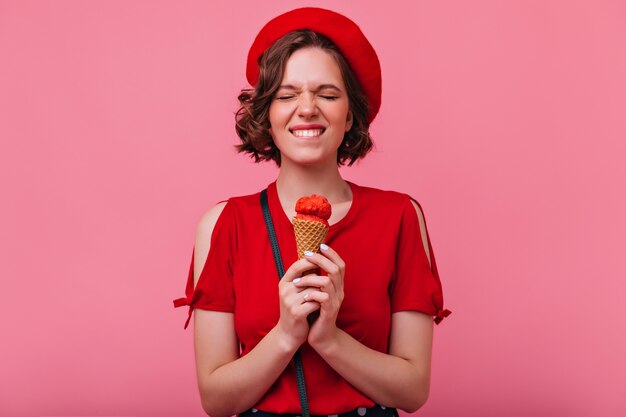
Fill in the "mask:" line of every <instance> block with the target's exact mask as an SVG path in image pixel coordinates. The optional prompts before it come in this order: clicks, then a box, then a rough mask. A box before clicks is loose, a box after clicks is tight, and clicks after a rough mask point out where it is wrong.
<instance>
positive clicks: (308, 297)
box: [302, 290, 330, 305]
mask: <svg viewBox="0 0 626 417" xmlns="http://www.w3.org/2000/svg"><path fill="white" fill-rule="evenodd" d="M302 299H303V300H304V302H305V303H310V302H317V303H319V304H320V305H322V304H323V303H325V302H327V301H328V300H330V295H329V294H328V293H326V292H324V291H316V290H311V291H306V292H305V293H304V294H303V295H302Z"/></svg>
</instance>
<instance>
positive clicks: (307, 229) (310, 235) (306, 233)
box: [293, 218, 328, 259]
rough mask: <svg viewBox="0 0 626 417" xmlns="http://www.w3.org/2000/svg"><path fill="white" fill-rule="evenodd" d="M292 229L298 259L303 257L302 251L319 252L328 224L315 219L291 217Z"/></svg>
mask: <svg viewBox="0 0 626 417" xmlns="http://www.w3.org/2000/svg"><path fill="white" fill-rule="evenodd" d="M293 231H294V233H295V234H296V246H297V247H298V259H301V258H303V257H304V252H305V251H307V250H310V251H311V252H319V249H320V244H322V243H324V239H326V234H327V233H328V226H326V225H325V224H324V223H322V222H317V221H315V220H303V219H298V218H294V219H293Z"/></svg>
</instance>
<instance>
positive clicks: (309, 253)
mask: <svg viewBox="0 0 626 417" xmlns="http://www.w3.org/2000/svg"><path fill="white" fill-rule="evenodd" d="M304 256H313V252H311V251H310V250H307V251H305V252H304Z"/></svg>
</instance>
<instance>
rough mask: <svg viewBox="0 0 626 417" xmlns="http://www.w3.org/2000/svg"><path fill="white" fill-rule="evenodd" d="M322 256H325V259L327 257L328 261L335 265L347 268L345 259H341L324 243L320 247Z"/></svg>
mask: <svg viewBox="0 0 626 417" xmlns="http://www.w3.org/2000/svg"><path fill="white" fill-rule="evenodd" d="M319 253H321V254H322V255H324V256H325V257H327V258H328V259H330V260H331V261H332V262H333V263H334V264H335V265H337V266H339V267H341V266H342V265H343V267H344V268H345V262H344V261H343V259H342V258H341V256H339V254H338V253H337V252H336V251H335V250H334V249H333V248H331V247H330V246H328V245H326V244H324V243H322V244H321V245H320V252H319Z"/></svg>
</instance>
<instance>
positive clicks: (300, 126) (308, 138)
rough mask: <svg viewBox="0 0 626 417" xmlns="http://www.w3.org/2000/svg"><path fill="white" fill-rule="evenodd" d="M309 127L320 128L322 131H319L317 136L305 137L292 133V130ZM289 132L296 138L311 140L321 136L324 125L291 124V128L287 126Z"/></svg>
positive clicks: (309, 128)
mask: <svg viewBox="0 0 626 417" xmlns="http://www.w3.org/2000/svg"><path fill="white" fill-rule="evenodd" d="M311 129H321V130H322V133H320V134H319V135H317V136H306V137H302V136H296V135H294V133H293V132H294V130H311ZM289 132H290V133H291V135H292V136H293V137H294V138H296V139H303V140H311V139H318V138H319V137H320V136H322V135H323V134H324V132H326V127H325V126H322V125H317V124H309V125H296V126H292V127H291V128H289Z"/></svg>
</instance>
